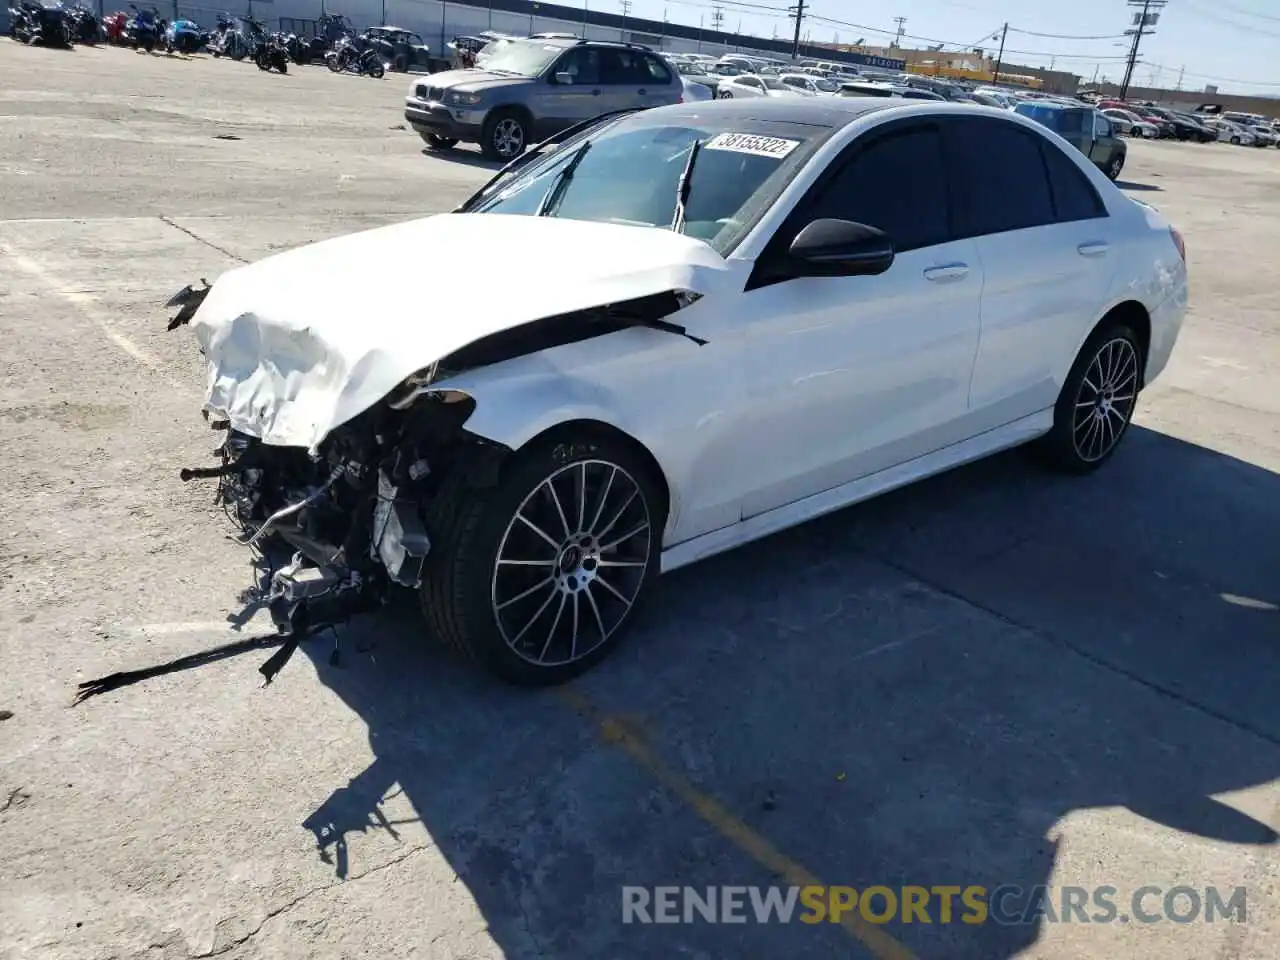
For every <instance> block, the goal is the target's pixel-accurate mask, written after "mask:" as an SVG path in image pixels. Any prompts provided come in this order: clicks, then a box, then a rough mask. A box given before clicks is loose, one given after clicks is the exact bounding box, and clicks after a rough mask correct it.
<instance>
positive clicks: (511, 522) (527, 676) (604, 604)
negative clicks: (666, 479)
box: [421, 433, 666, 686]
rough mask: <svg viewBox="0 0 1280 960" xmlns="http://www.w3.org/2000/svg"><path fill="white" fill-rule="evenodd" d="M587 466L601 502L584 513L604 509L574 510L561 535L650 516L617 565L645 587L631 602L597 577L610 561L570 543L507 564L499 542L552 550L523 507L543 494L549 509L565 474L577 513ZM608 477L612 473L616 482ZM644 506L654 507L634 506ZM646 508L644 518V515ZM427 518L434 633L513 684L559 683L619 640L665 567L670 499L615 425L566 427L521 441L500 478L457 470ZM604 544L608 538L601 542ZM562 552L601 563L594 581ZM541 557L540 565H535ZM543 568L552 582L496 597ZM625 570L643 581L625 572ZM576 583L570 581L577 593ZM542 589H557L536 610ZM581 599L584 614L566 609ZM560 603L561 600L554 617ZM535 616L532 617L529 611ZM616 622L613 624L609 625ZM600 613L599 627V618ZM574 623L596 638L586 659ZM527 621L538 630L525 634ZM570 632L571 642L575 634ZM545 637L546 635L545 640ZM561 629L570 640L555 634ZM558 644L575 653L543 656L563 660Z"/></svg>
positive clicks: (628, 586)
mask: <svg viewBox="0 0 1280 960" xmlns="http://www.w3.org/2000/svg"><path fill="white" fill-rule="evenodd" d="M610 467H612V468H615V472H614V473H609V472H608V471H609V468H610ZM579 470H581V471H582V475H583V476H589V477H591V478H592V479H589V480H588V481H587V483H586V485H585V489H587V490H588V497H587V502H588V503H598V504H599V508H598V509H592V508H586V509H583V510H580V511H579V513H580V514H582V515H584V516H586V515H589V516H592V517H594V519H593V520H592V521H591V522H590V523H589V524H587V523H580V522H578V521H577V519H576V518H575V519H573V520H565V521H564V522H563V524H562V525H561V526H559V527H553V528H552V531H553V533H554V534H555V536H556V537H561V538H566V544H568V539H569V538H571V537H570V535H569V534H568V528H569V527H570V525H575V526H579V527H583V528H585V529H589V530H590V531H591V532H592V533H594V534H596V535H597V536H598V537H600V539H603V536H609V535H612V534H616V533H617V531H618V530H619V529H621V527H623V526H627V527H629V528H630V529H636V528H638V527H639V526H640V525H641V523H643V522H644V520H647V523H648V527H647V530H646V531H645V533H646V536H645V542H644V543H643V545H641V544H638V543H636V542H635V541H633V540H628V541H627V542H628V543H630V544H633V545H634V552H633V553H632V557H631V558H630V559H628V560H627V562H626V563H623V564H614V566H615V567H617V569H615V570H613V571H611V572H610V577H615V576H616V577H617V578H618V579H617V584H618V586H619V587H620V588H621V590H622V591H623V592H626V593H631V591H632V590H633V588H634V593H632V601H631V603H630V604H629V605H626V606H621V605H620V603H621V602H620V601H616V600H614V599H613V598H611V597H610V596H609V594H608V592H606V590H605V589H604V587H603V586H602V585H601V584H597V583H594V580H595V578H596V577H598V576H599V571H600V569H602V567H600V568H598V567H596V566H595V564H596V562H597V561H594V560H585V559H583V554H582V553H581V551H579V552H578V554H576V555H575V557H574V558H569V557H568V556H567V551H568V549H569V547H568V546H562V548H561V549H559V550H555V551H548V556H549V558H550V559H544V558H537V559H536V560H535V561H530V560H523V561H521V563H519V564H516V565H514V566H507V565H505V564H504V565H502V566H500V565H499V563H498V561H499V557H500V554H499V551H500V550H502V549H503V548H504V546H506V548H507V549H508V550H510V551H512V552H515V553H518V554H520V555H521V556H529V555H532V554H534V553H536V552H537V550H538V549H543V550H545V549H546V547H543V543H544V542H545V541H544V539H537V538H536V537H535V535H534V534H533V533H531V532H528V531H526V530H525V529H524V526H523V525H522V524H519V523H517V522H516V514H517V512H518V511H521V510H524V511H526V512H531V511H533V510H534V509H535V507H536V506H538V504H541V506H540V507H539V509H544V510H545V509H549V504H550V502H551V497H550V496H549V495H548V496H543V492H544V490H545V488H543V484H544V482H545V481H548V480H549V479H552V478H554V482H555V483H556V484H557V486H558V487H559V489H560V490H561V492H562V496H565V497H566V499H565V503H566V504H569V506H568V507H566V508H564V509H565V510H567V513H562V516H566V517H571V516H572V515H573V506H572V505H573V503H574V502H576V501H574V500H573V497H574V496H575V490H576V489H577V488H575V487H574V486H573V484H574V482H575V478H576V477H577V476H578V475H579V474H578V471H579ZM614 477H623V478H625V480H619V481H618V482H617V485H616V486H615V485H614V479H613V478H614ZM604 478H608V483H607V484H606V483H605V482H604ZM628 489H633V490H634V491H635V492H636V494H635V496H634V497H632V498H631V499H625V497H624V494H625V492H626V490H628ZM566 491H567V493H566ZM538 496H543V498H542V499H541V500H540V501H536V502H535V500H534V499H533V498H535V497H538ZM593 498H600V499H599V500H596V499H593ZM606 502H607V504H608V508H607V511H606V510H605V503H606ZM620 502H622V503H623V506H621V507H619V506H618V504H619V503H620ZM559 504H560V501H559V500H556V508H557V510H560V509H561V508H560V507H559ZM641 509H643V513H627V511H629V510H635V511H639V510H641ZM615 510H617V511H619V512H620V513H626V514H627V515H626V518H625V519H623V520H622V521H621V522H620V523H615V524H614V525H613V526H612V528H611V533H606V532H604V529H603V525H604V524H605V522H606V520H607V519H608V518H609V517H610V515H612V514H613V512H614V511H615ZM637 518H643V519H641V520H639V521H638V520H637ZM426 520H427V525H428V530H429V533H430V535H431V538H432V546H431V553H430V554H429V555H428V558H427V567H426V570H425V572H424V577H423V584H422V589H421V600H422V610H423V615H424V616H425V617H426V620H427V624H428V626H429V627H430V628H431V630H432V632H433V633H434V634H435V636H436V637H437V638H438V639H439V640H440V641H442V642H443V643H444V644H445V645H446V646H447V647H448V648H449V649H450V650H452V651H453V652H455V653H457V654H460V655H461V656H462V657H464V658H465V659H469V660H472V661H474V662H478V663H480V664H482V665H483V666H485V667H486V668H487V669H488V670H490V671H491V672H492V673H494V674H496V675H497V676H498V677H500V678H501V679H503V680H505V681H506V682H508V683H513V684H517V685H520V686H549V685H553V684H558V683H564V682H565V681H567V680H570V679H572V678H573V677H575V676H577V675H579V674H580V673H582V672H584V671H585V670H587V669H589V668H590V667H592V666H594V665H595V664H596V663H598V662H599V661H600V660H601V659H603V658H604V657H605V656H607V655H608V654H609V653H610V652H612V651H613V650H614V649H616V648H617V645H618V643H619V641H620V640H621V638H622V636H623V635H624V634H625V631H626V629H627V628H628V627H629V626H630V624H631V623H632V622H633V621H634V617H635V613H636V610H637V609H638V608H639V606H640V604H641V602H642V601H643V600H644V598H645V596H646V594H647V593H648V592H649V590H650V588H651V586H652V581H653V578H654V577H656V576H657V574H658V570H659V565H658V561H659V556H660V554H661V547H660V542H661V530H662V528H663V525H664V524H665V522H666V505H665V502H664V499H663V497H662V494H661V487H660V485H659V483H658V482H657V481H656V480H655V478H654V477H652V476H651V474H650V469H649V465H648V464H647V463H646V462H645V461H644V460H643V459H642V458H641V457H640V456H638V455H637V454H636V452H635V451H634V450H633V449H632V448H631V447H630V446H629V445H627V444H626V443H622V442H619V441H618V440H617V439H615V438H613V437H611V436H607V435H598V434H591V433H582V434H571V433H564V434H562V435H560V436H554V435H553V436H550V437H548V438H545V439H544V440H541V441H535V443H534V444H533V445H532V446H531V447H529V448H527V449H525V450H522V451H520V452H519V453H518V454H517V455H516V457H515V458H514V459H513V460H512V461H510V462H509V463H507V464H505V465H504V468H503V470H502V472H501V475H500V478H499V480H498V483H497V485H496V486H493V487H489V488H485V489H474V488H472V487H470V486H468V485H467V481H466V479H465V478H464V477H460V476H459V477H450V478H449V479H448V480H446V481H445V483H444V486H443V488H442V489H441V490H440V491H439V493H438V494H437V495H436V496H435V497H434V498H433V499H432V501H431V504H430V506H429V507H428V508H427V517H426ZM539 522H543V521H541V520H539ZM509 527H510V529H511V530H512V531H518V532H520V533H521V534H522V535H523V536H524V537H525V538H526V540H528V541H529V542H528V543H519V544H517V543H516V541H515V538H516V533H510V534H509V532H508V531H509ZM562 531H563V533H562ZM628 532H630V531H628ZM601 534H603V536H601ZM508 536H510V537H511V539H510V540H508ZM530 538H532V539H530ZM588 545H589V544H588ZM549 546H550V544H547V547H549ZM599 546H600V543H599V539H597V540H596V547H597V550H598V548H599ZM508 556H509V554H508ZM562 560H563V561H566V562H568V563H577V564H579V565H581V566H580V569H590V570H592V571H595V572H593V573H590V574H589V575H588V576H589V577H590V578H591V580H592V582H590V583H589V582H587V580H582V581H574V580H573V578H572V576H571V575H568V574H566V573H565V568H564V567H562V566H561V561H562ZM534 562H536V563H537V564H538V566H534V565H533V563H534ZM544 567H545V568H546V569H547V577H548V582H547V585H544V586H541V587H540V588H539V589H538V590H536V592H533V593H532V594H531V595H530V596H528V597H527V599H524V600H515V601H512V602H511V603H505V602H499V601H498V600H497V599H496V597H497V596H498V595H499V594H500V593H504V594H505V593H507V592H508V590H509V595H514V596H518V594H517V593H516V591H518V590H520V589H521V587H523V585H524V583H525V582H526V581H525V580H522V579H516V580H515V581H514V582H513V583H512V585H511V586H510V587H507V586H505V585H504V586H503V587H502V588H501V591H500V589H499V584H500V583H502V582H503V581H502V580H500V579H499V578H500V577H502V578H506V577H516V578H521V577H523V578H532V580H533V581H534V582H535V584H537V583H539V578H541V577H542V569H543V568H544ZM624 568H625V569H624ZM502 569H505V570H506V573H505V574H500V573H499V571H500V570H502ZM624 573H625V574H626V576H627V577H628V578H633V579H623V575H624ZM551 579H555V584H554V585H552V584H550V580H551ZM566 583H567V584H569V587H568V588H567V589H568V591H569V592H568V593H567V594H566V588H565V586H564V585H565V584H566ZM602 583H603V581H602ZM592 586H601V589H600V590H599V591H593V590H592V589H591V588H592ZM547 591H550V592H549V593H548V592H547ZM575 591H576V592H575ZM584 595H585V597H586V599H585V600H584V599H583V596H584ZM567 596H572V597H573V598H574V599H573V602H572V603H568V601H567ZM614 596H615V597H616V596H617V594H614ZM542 597H546V598H547V599H546V600H545V601H543V603H542V605H541V606H535V608H534V609H536V612H535V613H530V612H529V611H530V607H528V606H521V604H533V605H536V604H538V602H539V600H540V599H541V598H542ZM557 598H558V599H559V600H560V604H559V606H558V607H557V606H556V603H555V600H556V599H557ZM566 603H568V606H566ZM588 604H589V605H588ZM502 607H507V608H508V609H509V610H511V613H510V614H507V615H504V614H502V613H500V612H499V611H500V608H502ZM573 607H576V608H577V609H578V610H579V616H580V617H581V618H583V619H580V620H579V621H576V624H575V623H571V621H570V619H569V614H567V613H566V611H567V610H568V609H570V608H573ZM552 608H556V609H555V610H554V616H553V610H552ZM588 611H591V612H588ZM595 614H599V616H595V617H594V621H593V619H592V618H593V615H595ZM615 615H616V621H615ZM504 616H506V617H507V618H508V619H507V621H506V623H505V626H504V624H503V623H501V622H500V621H502V620H503V618H504ZM530 616H532V619H528V618H529V617H530ZM526 620H527V621H528V622H527V623H526V624H525V626H524V627H523V628H522V629H520V630H518V631H517V630H515V624H518V623H523V622H525V621H526ZM606 621H608V622H609V623H613V624H614V626H613V627H612V628H611V629H608V630H606V629H604V625H605V622H606ZM593 622H594V624H596V625H598V626H593ZM575 626H580V627H581V630H582V633H581V636H582V638H583V642H584V643H585V642H586V641H587V639H588V638H591V639H592V640H593V641H594V642H595V644H596V645H594V646H591V647H588V648H587V650H586V652H585V653H583V654H581V655H578V656H576V659H575V658H574V651H575V650H577V649H578V648H577V646H576V644H577V642H578V637H579V633H578V631H577V629H575ZM530 628H533V629H532V630H531V629H530ZM504 629H505V630H507V631H513V632H514V633H515V636H514V638H513V641H512V642H511V643H508V641H507V639H506V637H507V634H506V633H504ZM526 631H528V633H527V636H525V637H523V638H522V636H521V635H522V634H526ZM570 631H572V642H571V641H570V638H569V637H568V636H566V634H569V633H570ZM544 636H545V637H546V638H547V639H546V640H543V637H544ZM557 637H559V638H560V639H559V640H556V639H555V638H557ZM596 638H599V639H596ZM522 639H523V644H522ZM553 644H554V654H557V655H558V654H562V653H564V652H565V651H566V650H567V651H568V653H569V657H568V658H567V659H565V658H564V657H563V656H561V657H560V659H559V661H558V662H534V661H535V660H539V659H540V660H547V661H554V660H556V656H555V655H549V653H548V651H550V650H552V649H553ZM516 647H521V649H522V650H524V651H526V654H528V655H521V654H520V653H517V652H516ZM535 650H536V651H537V652H538V653H537V656H536V657H535V656H533V654H534V651H535Z"/></svg>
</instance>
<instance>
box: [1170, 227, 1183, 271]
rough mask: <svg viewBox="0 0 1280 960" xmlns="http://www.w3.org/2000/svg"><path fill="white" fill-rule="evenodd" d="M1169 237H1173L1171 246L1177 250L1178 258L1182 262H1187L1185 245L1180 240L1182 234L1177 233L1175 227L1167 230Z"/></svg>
mask: <svg viewBox="0 0 1280 960" xmlns="http://www.w3.org/2000/svg"><path fill="white" fill-rule="evenodd" d="M1169 236H1171V237H1173V245H1174V246H1175V247H1177V248H1178V256H1180V257H1181V258H1182V262H1183V263H1186V262H1187V245H1186V243H1185V242H1184V241H1183V239H1182V234H1180V233H1179V232H1178V228H1177V227H1170V228H1169Z"/></svg>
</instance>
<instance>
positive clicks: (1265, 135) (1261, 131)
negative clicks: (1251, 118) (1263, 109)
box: [1246, 123, 1277, 147]
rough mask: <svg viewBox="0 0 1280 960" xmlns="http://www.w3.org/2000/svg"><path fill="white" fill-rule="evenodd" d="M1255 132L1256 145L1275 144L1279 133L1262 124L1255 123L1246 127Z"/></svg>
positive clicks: (1254, 140) (1254, 142) (1268, 145)
mask: <svg viewBox="0 0 1280 960" xmlns="http://www.w3.org/2000/svg"><path fill="white" fill-rule="evenodd" d="M1246 129H1247V130H1248V131H1249V132H1250V133H1252V134H1253V145H1254V146H1255V147H1272V146H1275V143H1276V139H1277V135H1276V132H1275V131H1274V130H1272V129H1271V128H1270V127H1264V126H1263V125H1262V124H1260V123H1258V124H1254V125H1253V126H1252V127H1247V128H1246Z"/></svg>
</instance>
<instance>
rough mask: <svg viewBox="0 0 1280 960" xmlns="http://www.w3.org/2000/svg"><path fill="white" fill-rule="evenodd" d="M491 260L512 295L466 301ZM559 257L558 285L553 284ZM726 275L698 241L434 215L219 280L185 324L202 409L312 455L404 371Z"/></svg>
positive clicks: (629, 230)
mask: <svg viewBox="0 0 1280 960" xmlns="http://www.w3.org/2000/svg"><path fill="white" fill-rule="evenodd" d="M493 262H498V263H502V264H503V270H504V278H503V285H504V288H505V289H507V290H510V291H511V292H512V293H513V296H511V297H505V296H481V297H477V296H474V291H475V290H476V289H477V284H483V279H482V278H480V277H478V276H477V275H476V274H477V271H479V270H482V269H483V267H484V264H485V263H493ZM566 262H570V263H573V264H574V270H575V280H576V281H577V282H576V283H574V284H572V285H569V284H565V283H563V282H561V280H560V276H561V274H560V271H561V270H562V269H563V264H565V263H566ZM427 272H430V273H432V274H435V275H438V276H439V277H441V278H446V279H447V280H448V281H450V282H447V283H441V284H440V285H439V287H438V294H437V295H436V296H433V297H432V298H430V299H428V298H425V297H420V296H418V295H417V294H416V292H415V291H414V289H413V285H412V278H414V277H416V276H421V275H423V274H424V273H427ZM725 273H726V267H725V263H724V260H723V259H722V258H721V257H720V256H719V255H718V254H716V253H715V251H714V250H712V249H711V248H710V247H709V246H707V245H706V244H705V243H702V242H700V241H698V240H694V239H691V238H689V237H685V236H683V235H680V234H675V233H671V232H669V231H663V230H653V229H649V228H642V227H631V226H619V225H615V224H606V223H584V222H581V221H571V220H556V219H554V218H541V217H540V218H532V217H519V216H495V215H492V214H484V215H480V214H440V215H438V216H434V217H428V218H426V219H422V220H413V221H409V222H407V223H400V224H395V225H393V226H389V227H381V228H378V229H375V230H368V231H364V232H361V233H356V234H352V235H350V236H345V237H338V238H336V239H333V240H326V241H323V242H321V243H315V244H311V245H309V246H305V247H300V248H298V249H295V250H290V251H287V252H285V253H281V254H277V255H276V256H272V257H268V258H267V259H265V260H260V261H258V262H257V263H253V264H250V265H248V266H245V267H240V268H238V269H235V270H232V271H230V272H228V273H226V274H223V275H222V276H221V277H219V278H218V281H217V282H216V283H215V284H214V286H213V289H212V290H211V291H210V292H209V294H208V296H207V297H206V299H205V301H204V303H203V304H201V306H200V309H199V310H198V311H197V313H196V315H195V318H194V319H193V320H192V323H191V326H192V329H193V331H194V332H195V334H196V337H197V339H198V341H199V343H200V347H201V351H202V352H203V353H204V355H205V358H206V360H207V362H208V363H209V365H210V373H209V383H208V393H207V397H206V409H208V410H209V411H210V412H211V413H214V414H216V415H217V416H218V417H222V418H226V419H228V420H230V421H231V425H232V427H234V428H235V429H236V430H239V431H241V432H243V433H247V434H249V435H250V436H254V437H258V438H259V439H261V440H263V441H264V442H266V443H269V444H273V445H280V446H299V447H307V448H309V449H315V447H316V446H317V445H318V444H319V443H320V441H321V440H323V439H324V437H325V436H326V435H327V434H328V433H329V431H330V430H332V429H333V428H334V427H336V426H339V425H341V424H343V423H345V422H347V421H348V420H350V419H351V418H352V417H354V416H356V415H357V414H359V413H361V412H363V411H364V410H366V409H368V408H369V407H370V406H372V405H373V404H375V403H377V402H378V401H379V400H381V399H382V398H383V397H385V396H386V395H387V394H388V393H389V392H390V391H391V390H394V389H395V388H396V386H398V385H399V384H400V383H401V382H402V381H403V380H404V379H405V378H406V377H408V376H409V375H410V374H412V373H415V372H417V371H419V370H422V369H424V368H425V367H428V366H430V365H431V364H432V363H434V362H436V361H437V360H440V359H442V358H443V357H445V356H446V355H448V354H449V353H451V352H453V351H455V350H457V349H460V348H461V347H464V346H466V345H468V344H470V343H474V342H475V341H476V340H479V339H480V338H482V337H485V336H488V335H490V334H494V333H498V332H501V331H503V330H507V329H510V328H512V327H517V326H520V325H522V324H524V323H528V322H531V321H534V320H539V319H543V318H545V317H550V316H555V315H557V314H561V313H567V312H570V311H573V310H578V309H583V308H587V307H593V306H599V305H602V304H606V303H611V302H615V301H618V300H627V299H631V298H633V297H639V296H644V295H647V294H652V293H661V292H663V291H665V290H675V289H679V290H689V291H694V292H698V293H710V292H712V291H713V290H716V289H718V288H719V285H720V283H722V282H723V278H724V275H725ZM473 278H474V279H473ZM396 285H399V286H400V288H401V289H403V290H405V293H406V297H405V301H404V302H403V303H399V304H395V305H394V306H392V305H387V304H385V302H384V297H383V296H381V295H380V292H381V291H385V290H387V289H394V288H395V286H396ZM451 290H452V291H456V297H455V298H451V297H450V296H449V291H451Z"/></svg>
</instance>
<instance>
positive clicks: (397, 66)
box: [391, 54, 409, 73]
mask: <svg viewBox="0 0 1280 960" xmlns="http://www.w3.org/2000/svg"><path fill="white" fill-rule="evenodd" d="M391 72H392V73H408V72H409V58H408V57H406V56H405V55H404V54H400V55H399V56H397V57H396V58H395V59H394V60H392V61H391Z"/></svg>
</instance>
